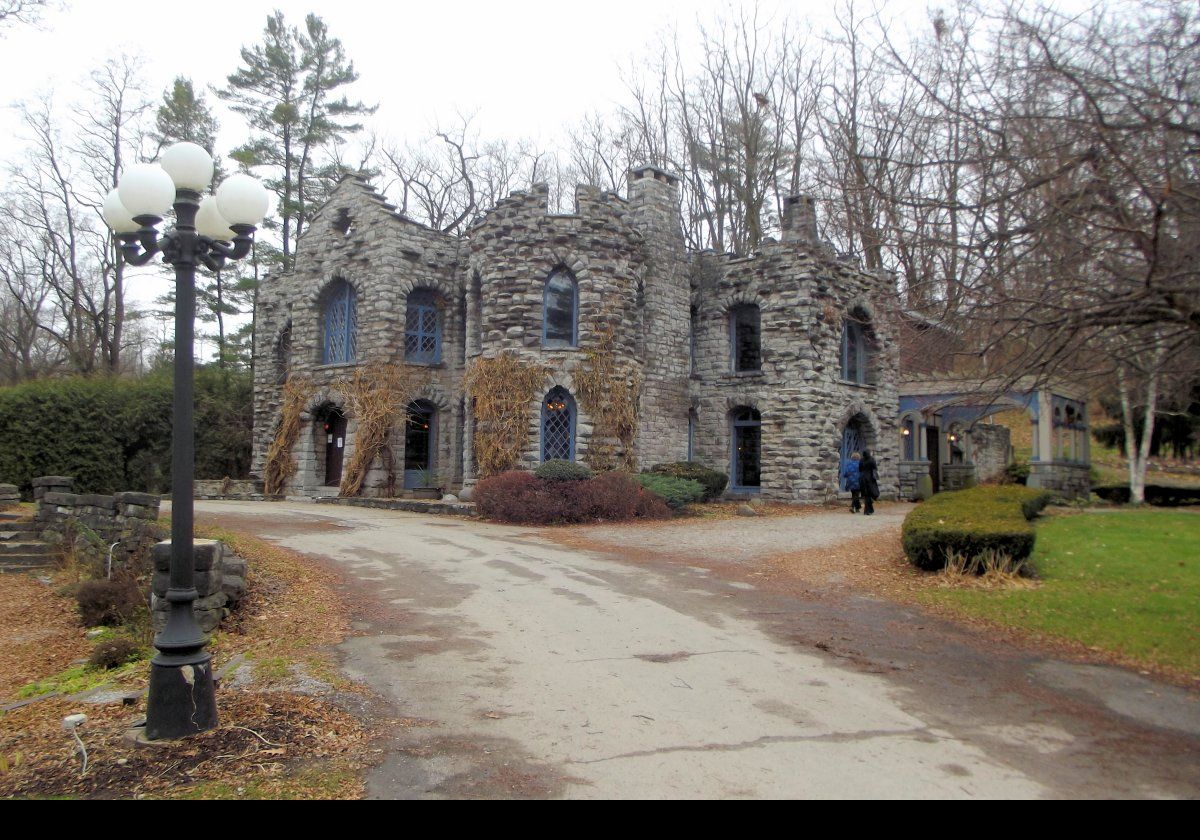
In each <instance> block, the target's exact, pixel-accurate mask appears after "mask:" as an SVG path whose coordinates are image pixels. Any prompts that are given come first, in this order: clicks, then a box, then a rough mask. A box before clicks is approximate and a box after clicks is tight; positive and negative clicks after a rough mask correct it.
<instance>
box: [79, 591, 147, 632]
mask: <svg viewBox="0 0 1200 840" xmlns="http://www.w3.org/2000/svg"><path fill="white" fill-rule="evenodd" d="M75 601H76V603H77V604H78V607H79V620H80V621H82V622H83V626H84V627H112V626H117V625H120V624H125V623H126V622H128V621H129V620H130V619H131V618H133V617H134V616H135V615H136V614H137V611H138V609H139V608H140V607H141V606H142V594H141V592H140V591H139V590H138V587H137V584H135V583H134V582H133V581H130V580H89V581H85V582H84V583H82V584H80V586H79V589H78V591H77V592H76V593H75Z"/></svg>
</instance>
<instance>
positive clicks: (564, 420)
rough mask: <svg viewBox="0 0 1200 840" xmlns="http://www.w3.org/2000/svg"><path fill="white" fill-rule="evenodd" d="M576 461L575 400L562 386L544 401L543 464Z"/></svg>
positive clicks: (553, 390)
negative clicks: (556, 461)
mask: <svg viewBox="0 0 1200 840" xmlns="http://www.w3.org/2000/svg"><path fill="white" fill-rule="evenodd" d="M554 460H560V461H574V460H575V400H574V399H572V397H571V395H570V394H569V393H567V389H566V388H563V387H561V386H559V387H556V388H553V389H551V391H550V393H548V394H546V399H544V400H542V462H543V463H544V462H546V461H554Z"/></svg>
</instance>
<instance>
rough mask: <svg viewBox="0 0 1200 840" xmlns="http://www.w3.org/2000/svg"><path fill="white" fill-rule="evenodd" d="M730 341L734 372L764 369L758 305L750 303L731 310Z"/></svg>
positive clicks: (751, 371) (750, 371)
mask: <svg viewBox="0 0 1200 840" xmlns="http://www.w3.org/2000/svg"><path fill="white" fill-rule="evenodd" d="M729 343H730V347H731V350H732V355H733V371H734V373H753V372H757V371H760V370H762V331H761V327H760V317H759V311H758V307H757V306H755V305H754V304H752V303H750V304H746V305H744V306H738V307H735V308H734V309H733V310H731V311H730V313H729Z"/></svg>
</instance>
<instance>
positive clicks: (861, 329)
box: [842, 310, 874, 385]
mask: <svg viewBox="0 0 1200 840" xmlns="http://www.w3.org/2000/svg"><path fill="white" fill-rule="evenodd" d="M872 345H873V336H872V335H871V325H870V321H869V320H868V318H867V314H866V313H865V312H863V311H861V310H855V311H854V312H852V313H851V314H850V317H848V318H846V319H845V320H844V321H842V381H844V382H853V383H855V384H856V385H870V384H871V383H872V382H873V379H874V377H873V375H872V370H871V362H872V356H873V355H874V354H873V353H872Z"/></svg>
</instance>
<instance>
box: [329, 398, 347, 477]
mask: <svg viewBox="0 0 1200 840" xmlns="http://www.w3.org/2000/svg"><path fill="white" fill-rule="evenodd" d="M345 460H346V415H344V414H342V412H340V411H336V410H335V411H331V412H329V416H328V417H327V418H326V419H325V486H326V487H337V486H338V485H339V484H341V483H342V464H343V463H344V462H345Z"/></svg>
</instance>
